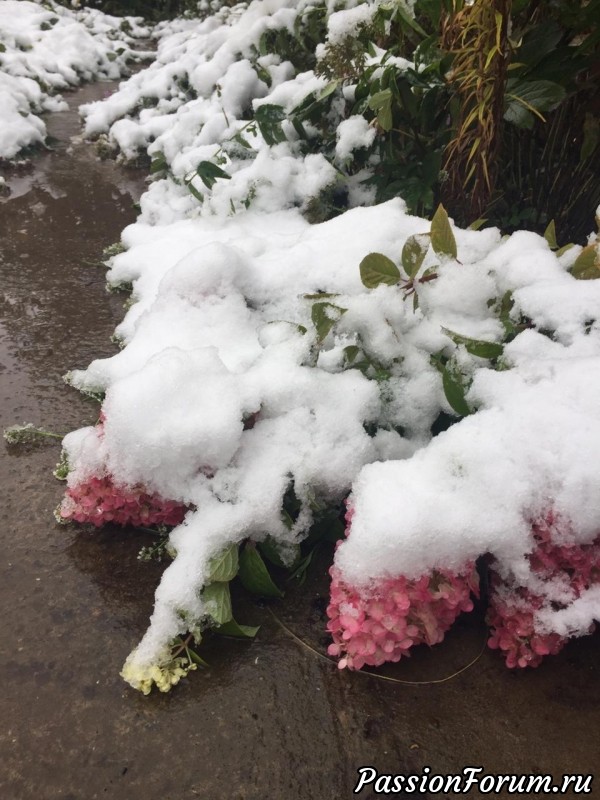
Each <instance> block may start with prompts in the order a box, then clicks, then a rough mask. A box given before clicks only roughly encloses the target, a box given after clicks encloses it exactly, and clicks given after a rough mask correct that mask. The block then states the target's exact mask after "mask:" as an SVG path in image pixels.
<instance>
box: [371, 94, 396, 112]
mask: <svg viewBox="0 0 600 800" xmlns="http://www.w3.org/2000/svg"><path fill="white" fill-rule="evenodd" d="M391 99H392V90H391V89H384V90H383V91H381V92H375V94H372V95H371V97H369V108H370V109H371V111H379V109H380V108H382V107H383V106H384V105H386V104H388V103H389V102H390V101H391Z"/></svg>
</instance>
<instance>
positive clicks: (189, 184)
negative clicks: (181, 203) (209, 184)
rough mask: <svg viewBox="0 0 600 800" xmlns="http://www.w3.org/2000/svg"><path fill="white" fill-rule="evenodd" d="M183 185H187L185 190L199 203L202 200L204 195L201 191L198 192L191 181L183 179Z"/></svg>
mask: <svg viewBox="0 0 600 800" xmlns="http://www.w3.org/2000/svg"><path fill="white" fill-rule="evenodd" d="M185 185H186V186H187V190H188V192H189V193H190V194H192V195H193V196H194V197H195V198H196V200H197V201H198V202H199V203H203V202H204V195H203V194H202V192H199V191H198V189H196V187H195V186H194V184H193V183H192V181H191V180H190V181H185Z"/></svg>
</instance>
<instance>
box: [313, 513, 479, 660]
mask: <svg viewBox="0 0 600 800" xmlns="http://www.w3.org/2000/svg"><path fill="white" fill-rule="evenodd" d="M351 518H352V510H350V511H349V512H348V513H347V515H346V521H347V522H348V526H347V528H346V534H347V535H348V533H349V529H350V521H351ZM329 572H330V575H331V590H330V601H329V606H328V607H327V616H328V617H329V622H328V623H327V630H328V631H329V632H330V633H331V635H332V638H333V644H331V645H330V646H329V648H328V653H329V655H331V656H336V657H338V658H339V659H340V660H339V662H338V666H339V667H340V669H343V668H345V667H347V668H348V669H360V668H361V667H363V666H365V665H368V666H375V667H376V666H380V665H381V664H384V663H385V662H387V661H400V659H401V658H402V657H403V656H406V655H410V653H409V651H410V648H411V647H413V646H414V645H416V644H428V645H433V644H438V643H439V642H441V641H442V639H443V638H444V635H445V633H446V631H447V630H448V629H449V628H450V627H451V625H452V623H453V622H454V621H455V619H456V618H457V617H458V615H459V614H460V613H462V612H463V611H471V610H472V608H473V602H472V600H471V593H472V592H473V593H474V594H477V592H478V576H477V572H476V571H475V567H474V564H473V563H468V564H465V566H464V567H463V568H462V569H461V570H460V571H459V572H451V571H449V570H441V569H440V570H435V571H434V572H432V573H431V574H430V575H423V576H422V577H420V578H418V579H409V578H406V577H404V576H402V575H399V576H397V577H393V578H386V579H384V580H382V581H381V582H380V583H379V584H378V585H376V586H375V587H372V588H370V589H363V588H357V587H353V586H350V585H349V584H348V583H347V582H346V581H344V579H343V577H342V575H341V573H340V571H339V569H338V568H337V567H336V566H335V564H334V565H333V566H332V567H331V569H330V571H329Z"/></svg>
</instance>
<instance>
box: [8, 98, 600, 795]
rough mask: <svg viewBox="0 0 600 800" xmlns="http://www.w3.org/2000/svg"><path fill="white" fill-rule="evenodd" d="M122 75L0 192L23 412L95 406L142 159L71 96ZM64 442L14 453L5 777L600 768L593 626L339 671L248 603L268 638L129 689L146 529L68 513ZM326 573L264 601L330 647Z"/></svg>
mask: <svg viewBox="0 0 600 800" xmlns="http://www.w3.org/2000/svg"><path fill="white" fill-rule="evenodd" d="M110 88H112V87H111V86H110V85H109V84H96V85H92V86H87V87H85V88H84V89H81V90H79V91H77V92H76V93H74V94H73V95H72V96H71V97H70V99H69V102H70V106H71V109H72V111H71V112H69V113H63V114H54V115H51V116H50V118H49V128H50V133H51V135H53V136H54V137H56V138H58V139H59V140H60V144H59V146H58V149H57V150H56V151H55V152H53V153H47V154H42V155H40V156H37V157H35V158H34V161H33V166H32V168H31V169H30V170H27V171H25V172H23V173H22V174H20V175H19V174H17V175H15V177H14V179H13V181H12V183H13V186H14V189H15V191H14V193H13V197H12V199H9V200H8V201H7V202H4V203H2V205H1V213H0V270H1V272H2V301H1V303H2V304H1V306H0V312H1V320H0V325H1V327H0V364H1V366H0V383H1V389H0V405H1V408H2V420H3V423H4V424H12V423H18V422H22V421H29V420H31V421H34V422H36V423H43V424H44V425H45V426H46V427H47V428H49V429H51V430H56V431H59V432H65V431H68V430H70V429H72V428H75V427H78V426H80V425H84V424H90V423H93V422H94V420H95V418H96V415H97V406H96V405H95V404H93V403H92V402H91V401H86V400H85V399H83V398H82V397H80V396H79V395H78V394H77V393H76V392H74V391H73V390H72V389H69V388H68V387H66V386H64V385H63V383H62V381H61V375H62V374H64V373H65V372H66V371H67V370H68V369H70V368H71V367H73V366H74V365H77V366H82V367H83V366H85V365H86V364H87V363H88V362H89V361H90V360H91V359H92V358H94V357H97V356H98V355H109V354H110V353H112V352H113V345H111V344H110V342H109V337H110V334H111V333H112V330H113V329H114V327H115V325H116V324H117V322H118V321H119V320H120V318H121V316H122V308H121V302H122V298H119V297H118V296H114V295H108V294H106V293H105V291H104V275H103V271H102V269H100V268H98V267H95V266H93V265H90V262H93V261H95V260H96V261H97V260H98V258H99V257H100V254H101V251H102V249H103V248H104V247H105V246H106V245H108V244H110V243H112V242H114V241H116V240H117V239H118V238H119V234H120V231H121V230H122V228H123V227H124V225H126V224H128V223H129V222H132V221H133V220H134V218H135V211H134V208H133V200H134V199H135V198H136V197H137V196H138V195H139V193H140V192H141V191H142V190H143V187H144V183H143V174H142V173H140V172H133V171H131V170H124V169H121V168H119V167H117V166H116V165H115V164H114V163H112V162H100V161H98V160H97V159H96V157H95V154H94V151H93V149H92V148H91V147H90V146H89V145H85V144H83V145H77V146H75V148H74V149H73V151H72V152H68V151H67V149H66V148H67V145H68V143H69V137H70V136H72V135H74V134H76V133H77V132H78V130H79V123H78V119H77V115H76V113H75V111H74V109H76V108H77V106H78V105H79V104H80V103H83V102H87V101H88V100H91V99H95V98H96V97H100V96H102V95H103V94H104V93H105V92H106V91H107V90H109V89H110ZM20 193H21V196H18V195H19V194H20ZM66 243H68V244H69V248H68V256H67V257H65V251H66V250H67V248H65V244H66ZM57 457H58V448H57V447H53V446H49V447H45V448H42V449H38V450H25V451H14V450H9V449H8V448H7V447H3V448H2V449H1V452H0V458H1V463H0V476H1V480H0V508H1V509H2V511H0V515H1V516H0V519H1V520H2V523H3V524H2V526H1V528H0V535H1V536H2V540H3V559H2V577H1V579H0V580H1V583H0V585H1V586H2V588H3V593H4V609H5V613H4V615H3V617H2V621H1V623H0V625H1V641H2V658H1V666H0V669H1V673H0V674H1V675H2V681H3V685H4V686H5V691H4V692H3V696H2V700H1V701H0V704H1V713H0V718H1V719H2V725H1V728H0V763H1V764H2V769H1V771H0V797H2V798H6V800H33V798H37V799H39V798H41V799H42V800H55V798H62V799H63V800H67V799H68V800H84V799H85V800H94V798H104V797H109V798H111V799H112V798H114V799H115V800H120V799H121V798H127V800H141V798H143V799H144V800H159V798H160V800H191V798H194V797H200V798H206V799H207V800H242V799H243V800H258V798H269V799H270V800H280V799H281V800H283V798H286V800H288V799H289V800H308V798H314V799H315V800H330V799H331V800H333V798H350V797H352V796H353V795H352V789H353V787H354V785H355V782H356V770H357V769H358V768H359V767H360V766H365V765H373V766H375V767H376V768H377V769H378V770H379V771H380V772H392V773H408V772H420V770H421V769H422V767H423V766H425V765H428V766H430V767H431V768H432V770H433V771H434V772H436V773H449V772H459V771H460V770H461V769H462V767H463V766H466V765H473V766H480V765H481V766H483V767H484V768H485V771H486V772H489V773H491V772H499V773H507V772H513V773H514V772H542V773H545V772H552V773H553V774H554V776H555V777H559V776H560V775H561V774H562V773H589V772H591V771H593V770H594V768H595V767H596V766H597V764H598V756H597V753H598V749H597V741H596V740H595V738H594V735H593V733H594V731H596V730H597V729H598V725H599V723H600V682H599V681H598V673H599V667H598V664H599V663H600V662H599V658H598V656H599V651H600V637H599V636H597V635H596V636H594V637H588V638H586V639H581V640H578V641H574V642H571V643H570V644H569V645H568V646H567V647H566V648H565V650H564V651H563V652H562V653H561V654H560V655H559V656H557V657H555V658H552V659H548V660H547V661H546V662H545V663H544V664H543V665H542V667H540V668H539V669H537V670H522V671H519V672H518V673H517V672H513V671H510V670H507V669H506V667H505V666H504V664H503V662H502V659H501V658H500V657H499V656H498V654H497V653H493V652H491V651H489V650H487V649H486V650H485V651H484V652H483V654H482V655H481V658H479V660H478V661H477V662H476V663H475V664H474V665H473V666H472V667H471V668H470V669H469V670H467V671H466V672H464V673H462V674H461V675H459V676H457V677H455V678H453V679H451V680H448V681H445V682H442V683H438V684H433V685H422V686H410V685H402V684H399V683H392V682H384V681H382V680H381V679H378V678H375V677H368V676H366V675H363V674H360V673H348V672H344V673H341V672H339V671H338V670H337V668H336V667H335V665H334V664H331V663H327V662H326V661H325V660H324V659H323V658H321V657H319V656H318V655H316V654H315V653H314V652H313V651H312V650H311V649H309V648H307V647H303V646H302V645H300V644H298V642H297V641H295V640H294V639H293V638H292V637H291V636H290V635H289V633H288V632H286V631H285V630H284V629H283V628H282V627H281V626H280V624H279V623H278V621H277V620H276V619H275V618H274V617H273V616H272V615H271V613H270V611H269V610H268V609H267V608H265V607H259V606H255V605H251V604H247V605H246V607H245V608H244V607H242V611H241V612H240V614H239V618H240V621H243V622H247V623H250V624H260V625H261V630H260V633H259V635H258V638H257V639H256V641H254V642H252V643H244V642H236V641H226V640H218V641H216V640H215V641H213V642H210V643H209V644H208V645H207V647H206V648H205V652H204V656H205V658H206V660H207V661H208V662H209V664H210V667H209V668H208V669H205V670H201V671H199V672H197V673H195V674H192V675H191V676H190V678H189V679H188V680H185V681H183V682H182V683H181V684H180V686H179V687H178V688H177V690H176V691H174V692H172V693H171V694H169V695H160V694H157V693H154V694H153V695H152V696H150V697H143V696H142V695H140V694H139V693H138V692H135V691H133V690H131V689H129V687H127V686H126V685H125V684H124V683H123V681H122V680H121V678H120V677H119V675H118V671H119V668H120V666H121V664H122V663H123V660H124V658H125V657H126V655H127V653H128V652H129V651H130V650H131V648H132V646H133V645H134V644H135V643H136V642H137V641H138V639H139V638H140V636H141V635H142V633H143V631H144V630H145V628H146V625H147V614H148V612H149V609H150V608H151V606H152V594H153V590H154V587H155V585H156V583H157V578H158V575H159V572H160V567H159V566H158V565H157V566H155V565H147V564H143V563H140V562H139V561H138V560H137V558H136V556H137V553H138V551H139V549H140V547H141V546H143V545H144V544H147V543H148V542H147V540H146V539H145V538H144V537H143V536H142V535H141V534H135V533H132V532H130V531H124V532H123V531H118V530H108V529H107V530H105V531H101V532H94V533H92V534H88V533H84V532H78V531H76V530H72V529H65V528H62V527H59V526H57V525H55V524H54V521H53V516H52V511H53V509H54V507H55V506H56V505H57V504H58V502H59V500H60V497H61V493H62V486H61V485H60V484H58V483H54V482H53V481H52V480H51V478H50V472H51V469H52V468H53V466H54V464H55V462H56V460H57ZM319 572H321V573H322V570H321V571H319V570H318V569H316V570H314V572H313V576H312V578H309V583H308V585H307V586H305V587H303V588H302V590H300V591H295V590H294V589H293V588H292V589H291V590H290V591H288V596H287V597H286V599H285V600H284V601H282V602H279V603H277V604H276V605H273V606H271V608H272V610H273V611H274V612H275V614H276V615H277V616H278V617H279V618H280V619H281V620H282V621H283V622H284V624H285V625H286V626H288V627H289V628H290V629H291V630H293V631H294V632H295V633H296V634H297V635H298V636H299V637H300V638H301V639H303V640H304V641H305V642H307V643H309V644H310V646H311V647H313V648H316V649H317V650H320V652H322V653H323V652H324V651H325V648H324V646H323V643H324V639H323V637H324V627H325V620H324V618H323V615H322V609H323V602H322V597H323V596H324V595H325V593H326V585H324V584H323V583H320V581H322V578H321V579H319V578H318V577H317V575H318V574H319ZM485 635H486V634H485V628H484V626H483V625H482V623H481V618H480V616H479V618H477V616H476V615H471V618H470V619H465V620H463V621H460V622H459V624H458V625H457V626H456V627H455V628H454V629H453V630H452V631H451V633H450V634H449V636H448V638H447V640H446V641H445V642H444V643H443V644H442V645H440V646H438V647H436V648H435V650H434V651H431V652H429V651H427V650H424V649H421V652H415V655H414V656H413V658H412V659H411V660H409V661H406V662H403V663H402V664H401V665H399V666H397V667H395V668H393V669H390V671H388V672H387V673H386V674H388V675H392V676H395V677H396V678H397V679H401V680H406V681H427V680H436V679H439V678H443V677H445V676H448V675H451V674H452V673H454V672H455V671H457V670H459V669H460V668H461V667H462V666H464V665H465V664H467V663H469V662H470V661H471V660H472V659H473V658H474V657H475V656H476V655H477V654H478V653H479V652H480V651H481V648H482V645H483V643H484V639H485ZM361 796H365V797H367V796H369V795H368V793H363V795H361ZM413 796H414V795H413ZM472 796H473V797H477V796H478V795H475V794H473V795H472Z"/></svg>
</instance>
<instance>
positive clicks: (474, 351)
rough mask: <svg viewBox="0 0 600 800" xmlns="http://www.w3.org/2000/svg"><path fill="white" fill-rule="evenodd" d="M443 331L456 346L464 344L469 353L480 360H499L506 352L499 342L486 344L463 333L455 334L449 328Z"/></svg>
mask: <svg viewBox="0 0 600 800" xmlns="http://www.w3.org/2000/svg"><path fill="white" fill-rule="evenodd" d="M442 331H443V332H444V333H445V334H446V336H449V337H450V338H451V339H452V341H453V342H454V343H455V344H462V345H463V346H464V347H465V349H466V351H467V352H468V353H471V355H473V356H478V357H479V358H489V359H493V358H499V357H500V356H501V355H502V353H503V352H504V347H503V345H501V344H498V342H486V341H484V340H482V339H471V337H470V336H463V335H462V334H461V333H455V332H454V331H451V330H449V329H448V328H442Z"/></svg>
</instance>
